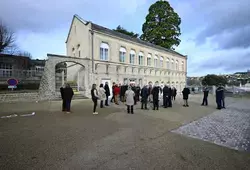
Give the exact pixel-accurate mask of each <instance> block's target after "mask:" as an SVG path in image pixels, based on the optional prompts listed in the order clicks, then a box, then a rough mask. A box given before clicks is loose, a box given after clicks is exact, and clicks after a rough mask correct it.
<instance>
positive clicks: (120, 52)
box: [64, 15, 187, 96]
mask: <svg viewBox="0 0 250 170" xmlns="http://www.w3.org/2000/svg"><path fill="white" fill-rule="evenodd" d="M66 47H67V56H69V57H72V58H74V61H76V60H77V58H79V60H81V62H80V64H77V63H76V62H67V81H76V82H77V84H78V86H79V89H82V90H83V91H85V94H86V96H88V95H89V91H90V88H91V85H92V83H96V84H98V85H99V84H100V83H104V82H108V83H109V85H110V86H111V84H112V82H116V83H121V84H123V83H129V82H135V83H136V84H139V85H141V86H142V85H143V84H147V83H148V82H149V81H152V82H153V83H154V82H156V81H158V82H159V83H161V84H169V85H171V86H175V87H176V88H177V90H178V91H180V89H182V88H183V87H184V86H185V84H186V74H187V56H184V55H182V54H179V53H177V52H175V51H172V50H168V49H165V48H163V47H159V46H156V45H153V44H151V43H148V42H145V41H142V40H140V39H138V38H132V37H130V36H128V35H124V34H122V33H119V32H116V31H113V30H110V29H108V28H104V27H102V26H99V25H97V24H94V23H92V22H89V21H85V20H83V19H81V18H80V17H79V16H77V15H74V17H73V20H72V23H71V26H70V30H69V33H68V37H67V40H66ZM83 60H84V61H83ZM64 61H69V60H68V59H64ZM72 61H73V60H72ZM81 63H84V64H81Z"/></svg>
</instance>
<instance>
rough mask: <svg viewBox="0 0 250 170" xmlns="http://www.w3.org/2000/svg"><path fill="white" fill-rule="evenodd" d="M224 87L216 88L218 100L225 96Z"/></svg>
mask: <svg viewBox="0 0 250 170" xmlns="http://www.w3.org/2000/svg"><path fill="white" fill-rule="evenodd" d="M223 93H224V89H223V88H222V87H218V88H217V89H216V100H221V99H222V98H223Z"/></svg>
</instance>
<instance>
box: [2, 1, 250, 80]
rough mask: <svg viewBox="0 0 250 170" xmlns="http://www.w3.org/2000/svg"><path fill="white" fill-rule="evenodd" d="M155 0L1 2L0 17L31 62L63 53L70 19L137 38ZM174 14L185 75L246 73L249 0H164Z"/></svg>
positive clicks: (249, 45)
mask: <svg viewBox="0 0 250 170" xmlns="http://www.w3.org/2000/svg"><path fill="white" fill-rule="evenodd" d="M154 2H156V1H155V0H106V1H103V0H42V1H35V0H1V1H0V18H1V19H2V21H3V22H4V23H6V24H7V25H8V26H9V27H10V28H11V29H13V30H14V31H15V32H16V35H17V43H18V46H19V47H20V48H21V49H23V50H26V51H29V52H30V53H31V54H32V55H33V57H34V58H40V59H42V58H46V54H47V53H55V54H63V55H65V54H66V45H65V40H66V37H67V33H68V30H69V27H70V23H71V19H72V17H73V15H74V14H78V15H79V16H81V17H82V18H83V19H85V20H90V21H92V22H94V23H97V24H99V25H102V26H105V27H108V28H112V29H113V28H116V26H117V25H121V26H123V27H124V28H126V29H128V30H129V31H134V32H137V33H140V34H141V27H142V24H143V22H144V21H145V16H146V15H147V13H148V8H149V6H150V5H151V4H152V3H154ZM169 2H170V4H171V6H172V7H173V8H174V9H175V11H176V12H177V13H178V14H179V15H180V17H181V19H182V24H181V32H182V35H181V44H180V46H179V47H178V48H177V51H178V52H180V53H182V54H184V55H188V75H189V76H199V75H206V74H211V73H217V74H223V73H233V72H236V71H246V70H247V69H250V12H249V11H250V1H249V0H237V1H236V0H217V1H212V0H170V1H169Z"/></svg>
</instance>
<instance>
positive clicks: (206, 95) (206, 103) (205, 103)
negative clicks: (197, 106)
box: [201, 86, 209, 106]
mask: <svg viewBox="0 0 250 170" xmlns="http://www.w3.org/2000/svg"><path fill="white" fill-rule="evenodd" d="M208 93H209V89H208V87H207V86H205V87H204V90H203V101H202V104H201V105H202V106H204V105H205V106H207V105H208V102H207V97H208Z"/></svg>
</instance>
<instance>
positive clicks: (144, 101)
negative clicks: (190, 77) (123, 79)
mask: <svg viewBox="0 0 250 170" xmlns="http://www.w3.org/2000/svg"><path fill="white" fill-rule="evenodd" d="M182 93H183V99H184V101H185V104H184V106H187V107H188V102H187V100H188V95H189V94H190V91H189V89H188V88H184V90H183V92H182ZM160 94H162V95H163V107H164V108H167V107H172V101H173V100H175V98H176V95H177V89H176V88H175V87H172V88H171V87H170V86H167V85H165V86H164V87H161V86H159V84H158V82H156V83H155V85H153V84H152V82H149V84H148V85H145V86H143V88H141V87H140V86H139V85H137V86H136V85H135V84H130V85H127V84H124V85H121V84H116V83H113V85H112V98H111V100H110V102H114V103H115V104H117V105H119V102H122V103H124V102H125V104H126V105H127V112H128V113H131V114H133V113H134V105H136V104H137V102H139V101H140V102H141V109H146V110H148V102H150V103H152V104H153V110H159V101H160V100H159V97H160ZM110 95H111V93H110V90H109V85H108V82H106V83H105V85H104V86H103V84H100V88H99V89H97V87H96V84H93V86H92V89H91V97H92V101H93V103H94V108H93V114H98V113H97V112H96V107H97V101H98V99H99V100H100V108H103V107H104V106H103V102H104V100H105V106H109V96H110Z"/></svg>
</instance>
